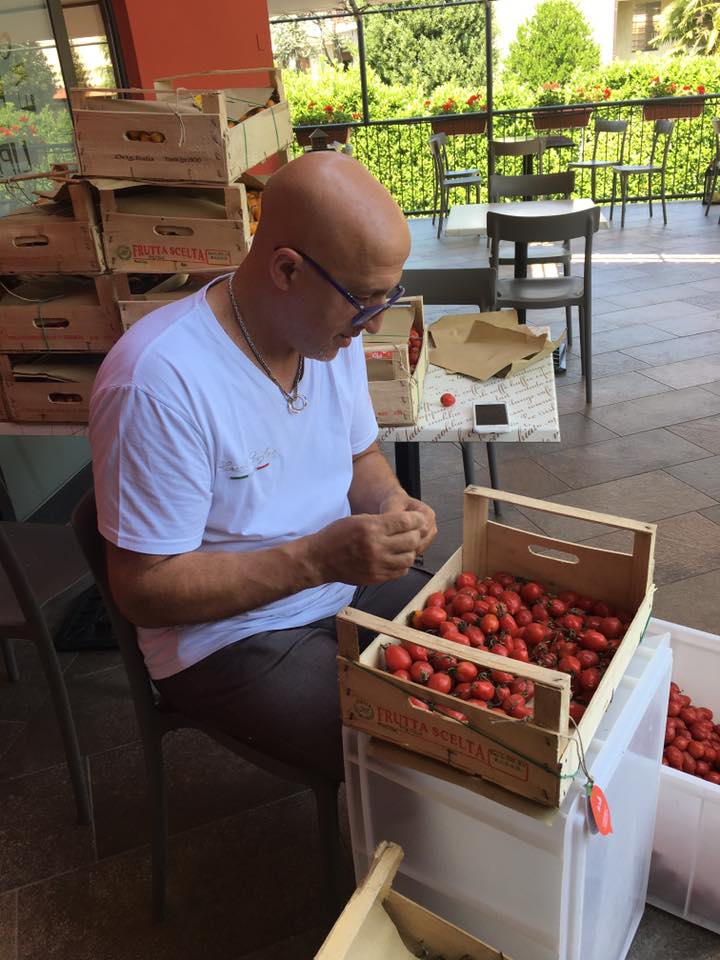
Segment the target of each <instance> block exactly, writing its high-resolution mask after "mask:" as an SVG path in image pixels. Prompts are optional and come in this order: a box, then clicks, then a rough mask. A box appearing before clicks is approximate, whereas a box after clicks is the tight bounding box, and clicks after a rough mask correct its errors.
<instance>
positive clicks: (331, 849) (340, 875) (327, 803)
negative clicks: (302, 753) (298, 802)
mask: <svg viewBox="0 0 720 960" xmlns="http://www.w3.org/2000/svg"><path fill="white" fill-rule="evenodd" d="M313 793H314V794H315V802H316V804H317V812H318V832H319V837H320V851H321V859H322V872H323V885H324V891H325V909H326V913H327V919H328V921H329V922H330V923H334V921H335V920H336V919H337V917H338V916H339V914H340V913H341V912H342V910H343V907H344V906H345V903H346V902H347V898H348V896H349V894H350V891H351V886H352V885H351V882H350V878H349V876H348V875H347V871H346V870H345V869H344V866H343V853H342V847H341V844H340V823H339V820H338V808H337V801H338V784H337V783H334V782H333V781H330V780H327V781H324V782H320V783H315V784H314V785H313ZM346 894H347V895H346Z"/></svg>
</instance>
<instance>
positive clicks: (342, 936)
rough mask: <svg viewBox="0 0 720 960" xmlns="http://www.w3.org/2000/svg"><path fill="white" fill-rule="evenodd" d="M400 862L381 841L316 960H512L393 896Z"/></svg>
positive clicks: (391, 845)
mask: <svg viewBox="0 0 720 960" xmlns="http://www.w3.org/2000/svg"><path fill="white" fill-rule="evenodd" d="M402 857H403V851H402V849H401V848H400V847H399V846H398V845H397V844H395V843H387V842H385V841H383V842H382V843H381V844H380V845H379V846H378V848H377V850H376V851H375V858H374V859H373V862H372V864H371V866H370V870H369V871H368V875H367V877H365V879H364V880H363V882H362V883H361V884H360V886H359V887H358V889H357V890H356V891H355V893H354V894H353V896H352V897H351V898H350V901H349V903H348V905H347V906H346V907H345V909H344V910H343V912H342V913H341V914H340V917H339V918H338V920H337V921H336V923H335V925H334V927H333V928H332V930H331V931H330V933H329V934H328V936H327V939H326V940H325V942H324V943H323V945H322V946H321V947H320V950H319V951H318V953H316V954H315V960H411V958H412V957H427V960H441V958H443V957H445V958H447V960H450V958H463V960H465V958H466V960H510V957H508V956H507V955H506V954H504V953H499V952H498V951H497V950H494V949H493V948H492V947H489V946H488V945H487V944H486V943H483V942H482V941H481V940H477V939H476V938H475V937H471V936H470V934H469V933H465V931H464V930H461V929H460V928H459V927H455V926H453V924H451V923H448V922H447V920H443V919H441V918H440V917H438V916H436V914H434V913H431V912H430V911H429V910H425V908H424V907H421V906H420V905H419V904H417V903H415V902H414V901H413V900H408V899H407V898H406V897H403V896H401V895H400V894H399V893H396V892H395V891H394V890H393V889H392V882H393V879H394V877H395V874H396V873H397V869H398V866H399V864H400V861H401V860H402ZM423 950H424V951H425V952H423Z"/></svg>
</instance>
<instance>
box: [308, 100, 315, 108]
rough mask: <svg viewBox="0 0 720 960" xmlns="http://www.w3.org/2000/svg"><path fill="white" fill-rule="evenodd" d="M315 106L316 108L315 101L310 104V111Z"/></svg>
mask: <svg viewBox="0 0 720 960" xmlns="http://www.w3.org/2000/svg"><path fill="white" fill-rule="evenodd" d="M314 106H315V101H314V100H311V101H310V103H309V104H308V110H312V108H313V107H314Z"/></svg>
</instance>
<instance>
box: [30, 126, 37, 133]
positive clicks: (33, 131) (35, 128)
mask: <svg viewBox="0 0 720 960" xmlns="http://www.w3.org/2000/svg"><path fill="white" fill-rule="evenodd" d="M28 130H29V131H30V133H37V127H28Z"/></svg>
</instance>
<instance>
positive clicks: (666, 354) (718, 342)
mask: <svg viewBox="0 0 720 960" xmlns="http://www.w3.org/2000/svg"><path fill="white" fill-rule="evenodd" d="M718 351H720V329H718V330H713V331H710V332H707V333H697V334H693V335H692V336H683V337H679V338H678V339H677V340H666V341H663V342H662V343H647V344H645V345H644V346H641V347H628V348H627V351H626V352H627V353H628V354H629V355H630V356H631V357H637V359H638V360H644V361H645V363H649V364H653V365H656V364H668V363H679V362H680V361H681V360H693V359H694V358H696V357H705V356H707V355H708V354H709V353H718ZM652 375H653V374H652V373H651V372H648V376H652Z"/></svg>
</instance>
